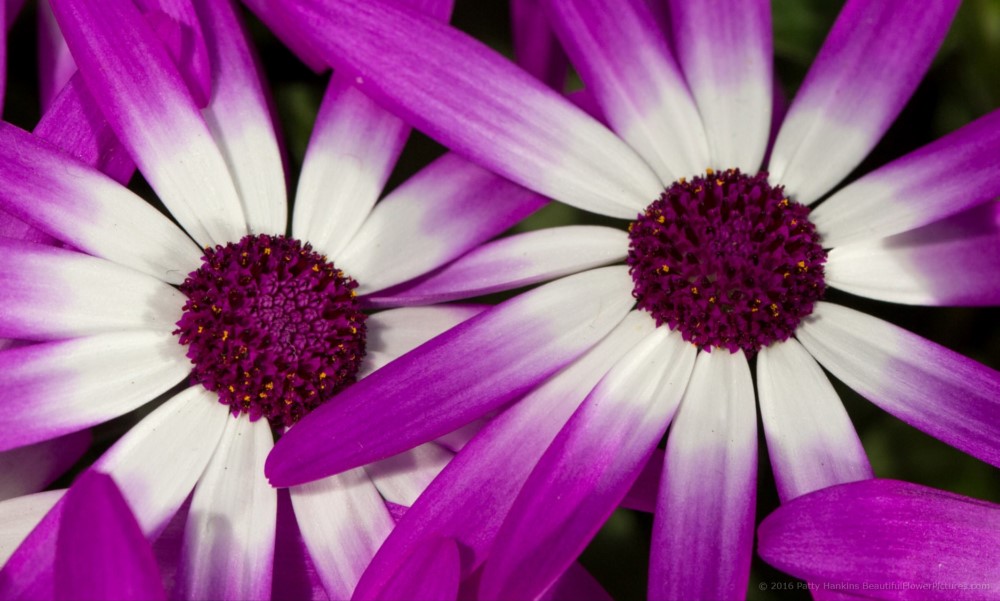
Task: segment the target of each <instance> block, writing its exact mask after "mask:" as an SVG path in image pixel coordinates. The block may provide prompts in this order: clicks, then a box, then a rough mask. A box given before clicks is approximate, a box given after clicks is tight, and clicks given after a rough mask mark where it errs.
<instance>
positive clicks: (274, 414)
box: [174, 235, 366, 428]
mask: <svg viewBox="0 0 1000 601" xmlns="http://www.w3.org/2000/svg"><path fill="white" fill-rule="evenodd" d="M357 286H358V284H357V282H355V281H354V280H353V279H351V278H350V277H348V276H346V275H344V272H342V271H339V270H338V269H337V268H336V267H334V266H333V264H332V263H330V262H328V261H327V260H326V257H323V256H322V255H320V254H319V253H316V252H314V251H313V250H312V247H311V246H310V245H309V244H305V245H303V244H302V243H301V242H299V241H298V240H294V239H291V238H285V237H284V236H267V235H257V236H247V237H245V238H243V239H242V240H240V241H239V242H237V243H229V244H227V245H226V246H225V247H222V246H216V247H215V248H214V249H212V248H209V249H206V251H205V256H204V257H202V266H201V267H200V268H198V269H197V270H196V271H193V272H191V273H190V274H189V275H188V277H187V279H185V280H184V283H183V284H182V285H181V286H180V290H181V292H183V293H184V294H186V295H187V297H188V301H187V302H186V303H185V304H184V314H183V316H182V317H181V319H180V321H178V322H177V329H176V330H174V334H178V335H179V337H180V343H181V344H186V345H188V351H187V356H188V358H190V359H191V362H192V363H193V364H194V369H193V370H192V373H191V379H192V380H193V381H194V382H195V383H198V384H201V385H202V386H204V387H205V388H207V389H208V390H211V391H214V392H217V393H218V395H219V402H221V403H223V404H225V405H229V407H230V410H231V412H232V414H233V415H234V416H238V415H239V414H241V413H246V414H248V415H249V417H250V420H251V421H256V420H257V419H260V418H261V417H266V418H267V419H268V420H269V421H270V422H271V425H272V426H273V427H275V428H280V427H282V426H290V425H292V424H293V423H295V422H296V421H298V420H299V418H301V417H302V416H303V415H305V414H306V413H308V412H309V411H312V410H313V409H315V408H316V407H317V406H319V405H320V404H321V403H323V402H324V401H325V400H327V399H329V398H330V397H332V396H333V395H335V394H337V392H339V391H340V390H342V389H343V388H345V387H346V386H348V385H350V384H352V383H353V382H354V381H355V379H356V375H357V372H358V368H359V366H360V365H361V359H362V358H363V357H364V355H365V319H366V315H365V314H364V313H362V312H361V310H360V309H359V304H358V300H357V298H356V297H355V293H354V288H357Z"/></svg>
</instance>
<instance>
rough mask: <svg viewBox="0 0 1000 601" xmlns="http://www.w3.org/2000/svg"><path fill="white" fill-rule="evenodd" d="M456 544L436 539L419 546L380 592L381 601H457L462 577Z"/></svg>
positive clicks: (448, 539)
mask: <svg viewBox="0 0 1000 601" xmlns="http://www.w3.org/2000/svg"><path fill="white" fill-rule="evenodd" d="M459 559H460V558H459V550H458V544H457V543H456V542H455V539H453V538H439V539H436V540H432V541H428V542H426V543H422V544H420V545H419V546H418V547H417V549H416V551H414V552H413V554H412V555H410V557H409V559H407V560H406V562H405V563H404V564H403V565H402V566H401V567H400V569H399V571H398V572H397V573H396V574H395V575H394V576H393V578H392V579H391V580H390V581H389V583H388V584H386V587H385V589H383V591H382V597H381V598H383V599H387V600H396V599H398V600H399V601H410V600H412V599H434V600H436V601H448V600H450V599H458V584H459V580H460V575H461V562H460V561H459Z"/></svg>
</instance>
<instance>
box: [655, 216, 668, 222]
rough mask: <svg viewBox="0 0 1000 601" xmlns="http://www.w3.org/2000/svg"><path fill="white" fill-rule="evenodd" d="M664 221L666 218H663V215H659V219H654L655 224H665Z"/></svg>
mask: <svg viewBox="0 0 1000 601" xmlns="http://www.w3.org/2000/svg"><path fill="white" fill-rule="evenodd" d="M666 220H667V218H666V217H664V216H663V215H660V216H659V217H657V218H656V222H657V223H663V222H665V221H666Z"/></svg>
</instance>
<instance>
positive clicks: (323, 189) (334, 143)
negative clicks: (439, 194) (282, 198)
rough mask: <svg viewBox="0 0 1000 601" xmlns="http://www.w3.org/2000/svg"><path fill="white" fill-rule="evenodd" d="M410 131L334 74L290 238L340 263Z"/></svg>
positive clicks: (309, 150)
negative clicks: (309, 245) (342, 253)
mask: <svg viewBox="0 0 1000 601" xmlns="http://www.w3.org/2000/svg"><path fill="white" fill-rule="evenodd" d="M409 134H410V128H409V126H407V125H406V123H404V122H403V121H402V120H401V119H399V118H398V117H396V116H394V115H392V114H390V113H388V112H386V111H385V110H384V109H383V108H382V107H380V106H379V105H377V104H375V102H374V101H372V100H371V99H369V98H368V97H367V96H365V95H364V93H362V92H361V91H360V90H358V89H357V88H356V87H355V86H354V78H352V77H350V76H349V75H347V74H345V73H341V72H340V71H338V72H337V73H335V74H334V75H333V77H332V78H331V79H330V84H329V85H328V86H327V88H326V94H325V95H324V96H323V103H322V104H321V105H320V108H319V115H317V117H316V123H315V125H314V126H313V131H312V136H311V137H310V139H309V146H308V147H307V149H306V155H305V158H304V159H303V162H302V173H301V176H300V178H299V186H298V190H297V191H296V193H295V212H294V213H293V214H292V235H293V236H294V237H296V238H298V239H300V240H308V241H309V242H310V243H311V244H312V245H313V246H314V247H315V248H316V249H318V250H319V251H320V252H322V253H324V254H326V255H327V256H330V257H333V258H334V260H336V261H338V263H339V261H340V253H341V251H342V250H343V248H344V246H345V245H346V244H347V243H348V242H349V241H350V239H351V238H352V237H353V236H354V234H355V233H356V232H357V230H358V228H359V227H361V224H362V222H364V220H365V218H366V217H367V216H368V214H369V213H370V212H371V209H372V207H373V206H374V205H375V201H376V200H378V197H379V195H380V194H381V193H382V188H383V187H384V186H385V182H386V180H387V179H388V178H389V173H390V172H391V171H392V168H393V167H394V166H395V165H396V159H398V158H399V153H400V152H401V151H402V150H403V144H404V143H405V142H406V138H407V137H408V136H409Z"/></svg>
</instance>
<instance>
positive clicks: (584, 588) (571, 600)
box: [538, 563, 611, 601]
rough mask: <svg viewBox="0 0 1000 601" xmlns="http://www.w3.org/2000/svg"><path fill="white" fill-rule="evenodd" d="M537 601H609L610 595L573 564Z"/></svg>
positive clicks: (592, 578)
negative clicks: (583, 600)
mask: <svg viewBox="0 0 1000 601" xmlns="http://www.w3.org/2000/svg"><path fill="white" fill-rule="evenodd" d="M538 599H539V601H581V600H582V599H586V600H587V601H611V595H609V594H608V592H607V591H606V590H604V587H602V586H601V584H600V583H599V582H597V580H596V579H595V578H594V577H593V576H591V575H590V572H588V571H587V570H585V569H584V568H583V566H581V565H580V564H579V563H574V564H573V565H571V566H570V567H569V569H568V570H566V571H565V572H563V575H562V576H560V577H559V579H558V580H556V582H555V584H553V585H552V586H551V587H549V590H547V591H545V594H543V595H542V596H541V597H539V598H538Z"/></svg>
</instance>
